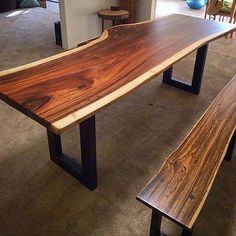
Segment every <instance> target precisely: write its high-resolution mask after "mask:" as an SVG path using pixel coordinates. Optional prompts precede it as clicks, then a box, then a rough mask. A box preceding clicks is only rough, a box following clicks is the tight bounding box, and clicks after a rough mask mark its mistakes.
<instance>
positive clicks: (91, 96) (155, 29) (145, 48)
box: [0, 15, 236, 133]
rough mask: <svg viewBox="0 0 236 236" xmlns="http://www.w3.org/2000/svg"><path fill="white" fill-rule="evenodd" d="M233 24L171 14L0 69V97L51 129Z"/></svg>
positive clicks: (76, 117)
mask: <svg viewBox="0 0 236 236" xmlns="http://www.w3.org/2000/svg"><path fill="white" fill-rule="evenodd" d="M235 29H236V26H235V25H229V24H223V23H219V22H215V21H209V20H205V19H199V18H194V17H190V16H183V15H170V16H165V17H161V18H158V19H157V21H153V22H147V23H142V24H134V25H123V26H116V27H112V28H110V29H108V30H106V31H105V32H104V33H103V35H102V37H101V38H100V39H98V40H96V41H93V42H92V43H90V44H88V45H85V46H83V47H80V48H76V49H74V50H71V51H67V52H65V53H62V54H59V55H56V56H53V57H50V58H47V59H44V60H41V61H38V62H34V63H31V64H28V65H25V66H21V67H18V68H13V69H10V70H6V71H2V72H0V98H1V99H2V100H3V101H5V102H6V103H8V104H9V105H11V106H13V107H14V108H16V109H17V110H19V111H21V112H22V113H24V114H26V115H27V116H29V117H31V118H32V119H34V120H36V121H37V122H39V123H40V124H42V125H43V126H45V127H46V128H49V129H50V130H52V131H53V132H55V133H61V132H63V131H64V130H65V129H66V128H68V127H70V126H72V125H74V124H76V123H78V122H81V121H82V120H84V119H85V118H88V117H89V116H91V115H93V114H94V113H95V112H96V111H98V110H100V109H101V108H103V107H104V106H106V105H108V104H110V103H111V102H112V101H114V100H116V99H118V98H120V97H121V96H123V95H125V94H127V93H128V92H130V91H132V90H133V89H135V88H136V87H138V86H139V85H141V84H142V83H144V82H145V81H147V80H149V79H151V78H153V77H155V76H156V75H157V74H159V73H161V72H162V71H164V70H165V69H167V68H168V67H169V66H171V65H173V64H175V63H176V62H177V61H178V60H180V59H181V58H183V57H184V56H186V55H188V54H189V53H191V52H192V51H194V50H195V49H197V48H199V47H201V46H202V45H204V44H206V43H208V42H210V41H212V40H214V39H216V38H219V37H221V36H223V35H225V34H226V33H228V32H231V31H233V30H235Z"/></svg>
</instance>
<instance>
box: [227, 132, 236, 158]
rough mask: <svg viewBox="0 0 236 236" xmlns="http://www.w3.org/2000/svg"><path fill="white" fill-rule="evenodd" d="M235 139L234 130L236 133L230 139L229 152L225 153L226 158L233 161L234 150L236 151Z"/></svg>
mask: <svg viewBox="0 0 236 236" xmlns="http://www.w3.org/2000/svg"><path fill="white" fill-rule="evenodd" d="M235 140H236V131H234V134H233V136H232V138H231V140H230V143H229V146H228V149H227V152H226V154H225V160H226V161H231V159H232V156H233V152H234V146H235Z"/></svg>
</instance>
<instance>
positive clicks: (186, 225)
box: [136, 127, 236, 230]
mask: <svg viewBox="0 0 236 236" xmlns="http://www.w3.org/2000/svg"><path fill="white" fill-rule="evenodd" d="M234 132H236V127H235V128H234V130H233V132H232V134H231V136H230V138H229V139H228V144H229V142H230V140H231V138H232V137H233V134H234ZM181 145H182V143H181V144H180V146H181ZM174 152H175V151H174ZM174 152H172V153H171V154H170V156H171V155H172V154H173V153H174ZM226 152H227V147H225V149H224V152H223V154H222V157H221V162H220V163H219V165H218V167H217V170H216V171H215V173H214V175H213V177H212V179H211V181H210V184H209V187H208V189H207V191H206V193H205V195H204V197H203V199H202V201H201V203H200V205H199V207H198V208H197V210H196V212H195V214H194V215H193V217H192V218H191V220H190V222H189V224H184V223H183V222H181V221H178V220H176V219H174V218H173V217H172V216H170V215H169V214H168V213H166V212H165V211H163V210H161V209H158V208H156V207H154V206H152V205H149V204H148V203H147V202H146V201H144V200H142V199H141V198H140V197H139V196H137V198H136V199H137V200H138V201H139V202H141V203H143V204H144V205H146V206H148V207H150V208H151V209H154V210H158V211H159V212H160V213H161V214H162V215H163V216H165V217H166V218H168V219H170V220H171V221H173V222H175V223H176V224H178V225H179V226H181V227H183V228H186V229H188V230H191V229H192V228H193V226H194V223H195V221H196V219H197V218H198V216H199V214H200V212H201V210H202V208H203V206H204V203H205V201H206V199H207V197H208V194H209V192H210V190H211V187H212V185H213V183H214V180H215V178H216V175H217V172H218V170H219V168H220V166H221V164H222V162H223V160H224V157H225V154H226ZM167 160H168V158H167V159H166V161H165V162H164V163H163V164H162V166H161V168H160V169H162V167H163V166H164V165H165V164H166V162H167ZM150 182H151V180H150V181H149V182H148V184H149V183H150ZM148 184H147V185H148Z"/></svg>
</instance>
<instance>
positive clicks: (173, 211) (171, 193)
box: [137, 76, 236, 236]
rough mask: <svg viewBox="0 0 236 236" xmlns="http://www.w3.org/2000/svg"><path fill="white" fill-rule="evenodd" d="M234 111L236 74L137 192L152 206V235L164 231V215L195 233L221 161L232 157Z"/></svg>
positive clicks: (188, 232) (186, 234)
mask: <svg viewBox="0 0 236 236" xmlns="http://www.w3.org/2000/svg"><path fill="white" fill-rule="evenodd" d="M235 111H236V76H235V77H234V78H233V79H232V80H231V81H230V83H229V84H228V85H227V86H226V87H225V88H224V89H223V91H222V92H221V93H220V94H219V95H218V96H217V98H216V99H215V100H214V101H213V103H212V104H211V106H210V107H209V108H208V110H207V111H206V112H205V114H204V115H203V116H202V118H201V119H200V120H199V121H198V123H197V124H196V125H195V126H194V128H193V129H192V131H191V132H190V133H189V134H188V136H187V138H186V139H185V140H184V141H183V143H182V144H181V145H180V146H179V148H178V149H177V150H176V151H174V152H173V153H172V154H171V155H170V156H169V157H168V158H167V160H166V161H165V163H164V164H163V166H162V168H161V170H160V171H159V172H158V173H157V174H156V175H155V176H154V177H153V178H152V179H151V181H150V182H149V183H148V184H147V185H146V187H145V188H144V189H143V190H142V191H141V192H140V193H139V194H138V196H137V199H138V200H139V201H140V202H142V203H143V204H145V205H147V206H148V207H150V208H151V209H152V222H151V230H150V236H158V235H162V234H161V231H160V227H161V218H162V216H165V217H167V218H169V219H170V220H172V221H173V222H175V223H177V224H179V225H180V226H181V227H183V233H182V236H190V235H192V230H193V226H194V223H195V221H196V219H197V217H198V215H199V213H200V211H201V209H202V207H203V205H204V203H205V200H206V198H207V196H208V194H209V192H210V190H211V187H212V184H213V182H214V179H215V177H216V175H217V172H218V170H219V168H220V165H221V163H222V162H223V160H224V159H225V160H230V159H231V157H232V153H233V147H234V144H235V137H236V132H235V127H236V112H235ZM232 184H234V183H232ZM209 220H210V219H209Z"/></svg>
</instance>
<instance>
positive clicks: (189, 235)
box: [182, 228, 193, 236]
mask: <svg viewBox="0 0 236 236" xmlns="http://www.w3.org/2000/svg"><path fill="white" fill-rule="evenodd" d="M192 235H193V228H192V229H185V228H184V229H183V231H182V236H192Z"/></svg>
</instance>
